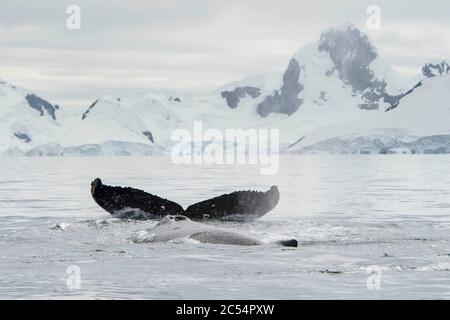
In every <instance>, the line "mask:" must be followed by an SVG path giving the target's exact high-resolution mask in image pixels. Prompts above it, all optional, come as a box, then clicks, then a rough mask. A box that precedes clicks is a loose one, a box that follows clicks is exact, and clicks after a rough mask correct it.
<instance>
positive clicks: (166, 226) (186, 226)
mask: <svg viewBox="0 0 450 320" xmlns="http://www.w3.org/2000/svg"><path fill="white" fill-rule="evenodd" d="M186 238H190V239H194V240H196V241H200V242H203V243H212V244H229V245H243V246H251V245H259V244H263V243H262V242H261V241H259V240H257V239H255V238H253V237H249V236H246V235H243V234H240V233H237V232H233V231H228V230H226V229H223V228H218V227H214V226H210V225H206V224H202V223H198V222H194V221H192V220H190V219H189V218H187V217H184V216H166V217H164V218H163V219H161V220H160V221H159V222H158V223H157V224H156V226H155V227H153V228H151V229H148V230H145V231H143V232H138V233H136V234H135V235H134V236H133V237H132V240H133V242H166V241H172V240H177V239H186Z"/></svg>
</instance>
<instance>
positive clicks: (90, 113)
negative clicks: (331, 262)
mask: <svg viewBox="0 0 450 320" xmlns="http://www.w3.org/2000/svg"><path fill="white" fill-rule="evenodd" d="M449 71H450V66H449V65H448V64H447V63H446V62H445V61H444V62H438V63H429V64H426V65H425V66H424V67H423V69H422V73H421V74H419V75H417V76H416V77H412V78H411V77H408V76H404V75H401V74H399V73H397V72H396V71H395V70H393V69H392V68H391V67H390V66H389V65H387V64H386V63H385V62H384V61H383V60H382V58H381V57H380V56H379V54H378V52H377V50H376V48H375V45H374V44H373V43H372V42H371V40H370V39H369V38H368V37H367V36H366V35H365V34H364V33H362V32H361V31H360V30H359V29H358V28H356V27H355V26H354V25H352V24H349V23H344V24H342V25H340V26H338V27H335V28H331V29H328V30H326V31H324V32H323V33H322V34H321V35H320V37H319V39H318V41H317V42H315V43H312V44H309V45H306V46H305V47H303V48H301V49H300V50H298V51H297V52H296V53H295V54H294V55H293V56H292V58H291V59H290V60H289V61H288V62H287V67H286V69H285V71H284V72H283V73H281V74H274V75H255V76H250V77H247V78H245V79H242V80H240V81H236V82H233V83H230V84H227V85H224V86H222V87H220V88H218V89H217V90H215V91H214V92H212V93H210V94H205V95H194V94H189V93H182V92H175V91H172V90H161V89H159V90H150V91H149V92H147V93H145V94H141V95H132V96H127V97H116V96H113V95H108V96H104V97H101V98H99V99H97V100H95V101H93V102H92V104H91V105H90V106H87V107H86V109H85V110H83V111H77V110H75V109H70V108H63V107H58V106H56V105H53V104H51V103H50V102H47V101H45V100H44V99H42V98H39V97H38V95H36V94H34V93H32V92H28V91H26V90H24V89H20V88H16V87H14V86H12V85H10V84H7V83H5V82H2V83H0V133H1V136H0V154H26V155H151V154H164V153H170V151H171V149H172V147H173V145H174V142H173V141H171V134H172V132H173V131H174V129H180V128H186V129H192V127H193V124H194V121H202V123H203V126H204V128H205V129H208V128H215V129H219V130H225V129H237V128H241V129H249V128H256V129H259V128H267V129H273V128H275V129H279V130H280V143H281V146H280V147H281V150H282V151H285V152H305V150H310V149H305V148H312V145H313V144H316V143H320V142H321V141H322V140H317V139H319V138H317V137H320V138H321V137H325V138H329V137H330V136H329V135H330V134H331V135H332V133H329V130H331V131H333V130H337V129H329V128H338V127H339V124H342V123H352V124H353V123H367V124H369V123H372V122H371V120H369V119H378V118H382V119H384V118H385V117H388V116H389V115H390V114H391V113H393V114H397V113H398V112H407V111H401V110H403V109H408V108H405V107H403V105H404V104H407V102H404V100H405V101H409V100H411V99H414V96H415V95H416V91H417V92H421V91H423V90H424V89H423V88H427V87H428V86H433V85H435V83H437V82H439V81H435V80H436V79H439V78H441V77H443V76H445V74H446V73H448V72H449ZM431 78H433V79H431ZM428 79H430V80H428ZM422 87H423V88H422ZM433 101H436V103H437V102H438V100H433ZM394 111H395V112H394ZM423 116H426V114H424V115H423ZM432 116H434V115H432ZM430 117H431V116H430ZM430 119H431V118H430ZM359 121H360V122H359ZM449 123H450V122H449ZM346 125H347V124H346ZM346 125H343V126H346ZM391 125H392V126H393V128H398V126H396V124H395V123H392V124H391ZM399 125H400V124H399ZM449 127H450V124H449ZM320 130H324V131H326V132H327V134H322V133H320V132H321V131H320ZM327 130H328V131H327ZM336 132H338V131H336ZM311 137H316V138H314V139H316V140H314V139H313V138H311ZM333 137H336V136H333ZM215 142H216V143H221V141H215ZM307 143H308V144H307ZM188 147H190V146H188ZM321 148H323V145H322V147H321ZM311 150H312V149H311ZM341 151H342V150H341ZM342 152H343V151H342ZM346 152H347V151H346Z"/></svg>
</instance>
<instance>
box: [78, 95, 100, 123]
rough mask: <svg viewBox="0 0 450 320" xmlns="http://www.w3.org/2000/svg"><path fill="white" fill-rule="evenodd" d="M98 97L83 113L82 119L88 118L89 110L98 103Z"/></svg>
mask: <svg viewBox="0 0 450 320" xmlns="http://www.w3.org/2000/svg"><path fill="white" fill-rule="evenodd" d="M97 102H98V99H97V100H95V101H94V103H92V104H91V105H90V106H89V108H88V109H87V110H86V111H85V112H84V113H83V115H82V116H81V120H84V119H86V117H87V116H88V114H89V112H90V111H91V110H92V108H94V107H95V105H96V104H97Z"/></svg>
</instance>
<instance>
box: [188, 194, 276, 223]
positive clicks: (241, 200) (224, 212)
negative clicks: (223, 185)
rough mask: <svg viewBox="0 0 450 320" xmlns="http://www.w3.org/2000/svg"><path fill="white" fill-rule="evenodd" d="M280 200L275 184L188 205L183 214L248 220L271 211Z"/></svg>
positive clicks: (200, 217)
mask: <svg viewBox="0 0 450 320" xmlns="http://www.w3.org/2000/svg"><path fill="white" fill-rule="evenodd" d="M279 200H280V192H279V191H278V187H277V186H272V187H271V188H270V190H268V191H266V192H261V191H235V192H233V193H229V194H223V195H221V196H218V197H215V198H212V199H209V200H205V201H201V202H198V203H196V204H193V205H191V206H189V207H188V208H187V209H186V211H185V213H184V215H186V216H188V217H189V218H191V219H197V220H200V219H203V218H205V216H206V217H208V218H210V219H229V220H250V219H254V218H259V217H262V216H263V215H265V214H266V213H268V212H269V211H271V210H272V209H273V208H275V206H276V205H277V204H278V201H279Z"/></svg>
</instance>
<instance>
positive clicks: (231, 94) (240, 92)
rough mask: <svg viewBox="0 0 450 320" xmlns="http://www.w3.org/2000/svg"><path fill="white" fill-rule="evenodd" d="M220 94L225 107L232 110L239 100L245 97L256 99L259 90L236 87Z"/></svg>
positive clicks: (259, 93) (259, 92)
mask: <svg viewBox="0 0 450 320" xmlns="http://www.w3.org/2000/svg"><path fill="white" fill-rule="evenodd" d="M220 94H221V95H222V98H225V100H226V101H227V105H228V106H229V107H230V108H232V109H234V108H236V107H237V106H238V105H239V102H240V100H241V99H243V98H245V97H246V96H247V95H248V96H250V97H252V98H253V99H256V98H258V97H259V96H260V95H261V89H259V88H257V87H237V88H235V89H234V90H233V91H222V92H221V93H220Z"/></svg>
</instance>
